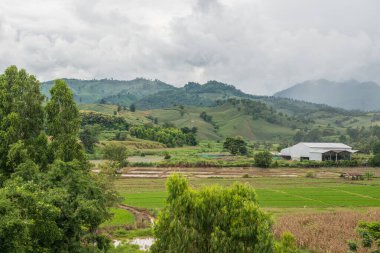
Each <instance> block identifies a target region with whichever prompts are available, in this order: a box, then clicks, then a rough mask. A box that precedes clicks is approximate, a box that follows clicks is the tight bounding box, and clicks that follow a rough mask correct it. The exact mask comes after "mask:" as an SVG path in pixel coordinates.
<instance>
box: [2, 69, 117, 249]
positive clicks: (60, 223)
mask: <svg viewBox="0 0 380 253" xmlns="http://www.w3.org/2000/svg"><path fill="white" fill-rule="evenodd" d="M42 101H43V97H42V95H41V94H40V91H39V82H38V81H37V80H36V79H35V77H34V76H31V75H29V74H27V73H26V72H25V71H24V70H20V71H19V70H18V69H17V68H16V67H14V66H12V67H9V68H8V69H7V70H6V71H5V73H4V74H3V75H1V76H0V114H1V117H0V143H1V147H0V156H1V163H0V175H1V177H0V185H1V188H0V252H100V251H106V249H107V248H108V245H109V239H107V238H106V237H104V236H102V235H99V234H98V233H97V228H98V226H99V225H100V224H101V223H102V222H104V221H105V220H106V219H107V218H109V217H110V214H109V212H108V207H109V206H111V205H112V204H113V202H114V200H115V197H114V194H113V192H112V191H110V190H109V189H108V187H107V185H106V184H105V183H104V182H103V180H102V179H101V178H100V177H99V176H95V175H91V174H90V172H89V164H88V162H87V161H86V160H85V157H84V155H83V151H82V148H81V146H80V144H79V143H78V141H77V135H78V132H79V125H80V117H79V111H78V109H77V107H76V105H75V102H74V100H73V95H72V93H71V91H70V89H68V87H67V85H66V84H65V83H64V82H63V81H56V83H55V85H54V86H53V88H52V89H51V99H50V101H49V102H48V103H47V104H46V107H45V110H46V117H45V115H44V108H43V106H42ZM45 118H46V121H44V119H45ZM45 124H46V128H47V132H48V133H49V135H50V137H49V138H48V137H47V136H46V134H45V133H44V131H43V129H44V126H45Z"/></svg>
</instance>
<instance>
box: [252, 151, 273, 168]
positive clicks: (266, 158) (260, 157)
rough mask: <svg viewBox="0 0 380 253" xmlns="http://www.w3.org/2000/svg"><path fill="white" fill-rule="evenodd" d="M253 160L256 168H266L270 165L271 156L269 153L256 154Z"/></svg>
mask: <svg viewBox="0 0 380 253" xmlns="http://www.w3.org/2000/svg"><path fill="white" fill-rule="evenodd" d="M254 158H255V164H256V166H258V167H261V168H268V167H269V166H270V165H271V163H272V154H271V153H270V152H269V151H263V152H258V153H256V154H255V156H254Z"/></svg>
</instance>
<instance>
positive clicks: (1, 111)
mask: <svg viewBox="0 0 380 253" xmlns="http://www.w3.org/2000/svg"><path fill="white" fill-rule="evenodd" d="M42 102H43V95H41V93H40V83H39V82H38V81H37V80H36V78H35V77H34V76H33V75H29V74H28V73H27V72H26V71H25V70H23V69H22V70H18V69H17V67H16V66H11V67H9V68H7V69H6V70H5V73H4V74H2V75H1V76H0V168H1V169H0V173H2V174H5V175H9V174H10V173H12V172H13V171H14V167H10V166H9V161H8V159H7V157H8V151H9V149H10V146H11V145H12V144H14V143H16V142H19V141H21V142H23V143H25V148H26V150H27V153H28V154H29V155H34V156H38V154H35V153H34V144H35V143H34V142H35V141H36V140H37V139H38V138H37V137H38V136H39V135H40V133H41V131H42V129H43V123H44V122H43V119H44V117H43V108H42ZM32 153H34V154H32Z"/></svg>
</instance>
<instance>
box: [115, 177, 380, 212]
mask: <svg viewBox="0 0 380 253" xmlns="http://www.w3.org/2000/svg"><path fill="white" fill-rule="evenodd" d="M235 180H239V181H241V182H245V183H248V184H250V185H252V186H253V187H255V189H256V192H257V195H258V200H259V204H260V205H261V206H262V207H264V208H305V209H306V208H341V207H344V208H355V207H380V180H379V179H376V180H371V181H360V182H358V183H352V182H351V181H349V182H347V181H344V180H340V179H306V178H255V179H217V178H215V179H212V178H209V179H190V185H192V186H193V187H195V188H198V187H202V186H204V185H211V184H220V185H224V186H227V185H230V184H232V183H233V181H235ZM120 181H124V182H118V183H117V186H118V190H119V192H120V193H121V195H122V197H123V198H124V200H123V203H124V204H127V205H131V206H136V207H142V208H148V209H160V208H162V207H163V206H164V205H165V198H166V192H165V189H164V181H163V180H161V179H152V180H149V179H134V180H133V181H134V182H132V181H130V180H125V179H120ZM125 181H127V182H125ZM128 182H129V183H128ZM127 187H128V188H127Z"/></svg>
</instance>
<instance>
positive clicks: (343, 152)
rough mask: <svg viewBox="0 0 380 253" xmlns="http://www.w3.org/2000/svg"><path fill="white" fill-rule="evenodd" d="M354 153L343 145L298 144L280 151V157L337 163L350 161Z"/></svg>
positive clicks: (322, 143) (321, 143)
mask: <svg viewBox="0 0 380 253" xmlns="http://www.w3.org/2000/svg"><path fill="white" fill-rule="evenodd" d="M355 152H357V150H353V149H352V148H351V147H350V146H347V145H346V144H343V143H325V142H300V143H298V144H296V145H294V146H292V147H289V148H284V149H283V150H281V152H280V156H281V157H283V158H284V159H289V160H311V161H339V160H351V157H352V154H353V153H355Z"/></svg>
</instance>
